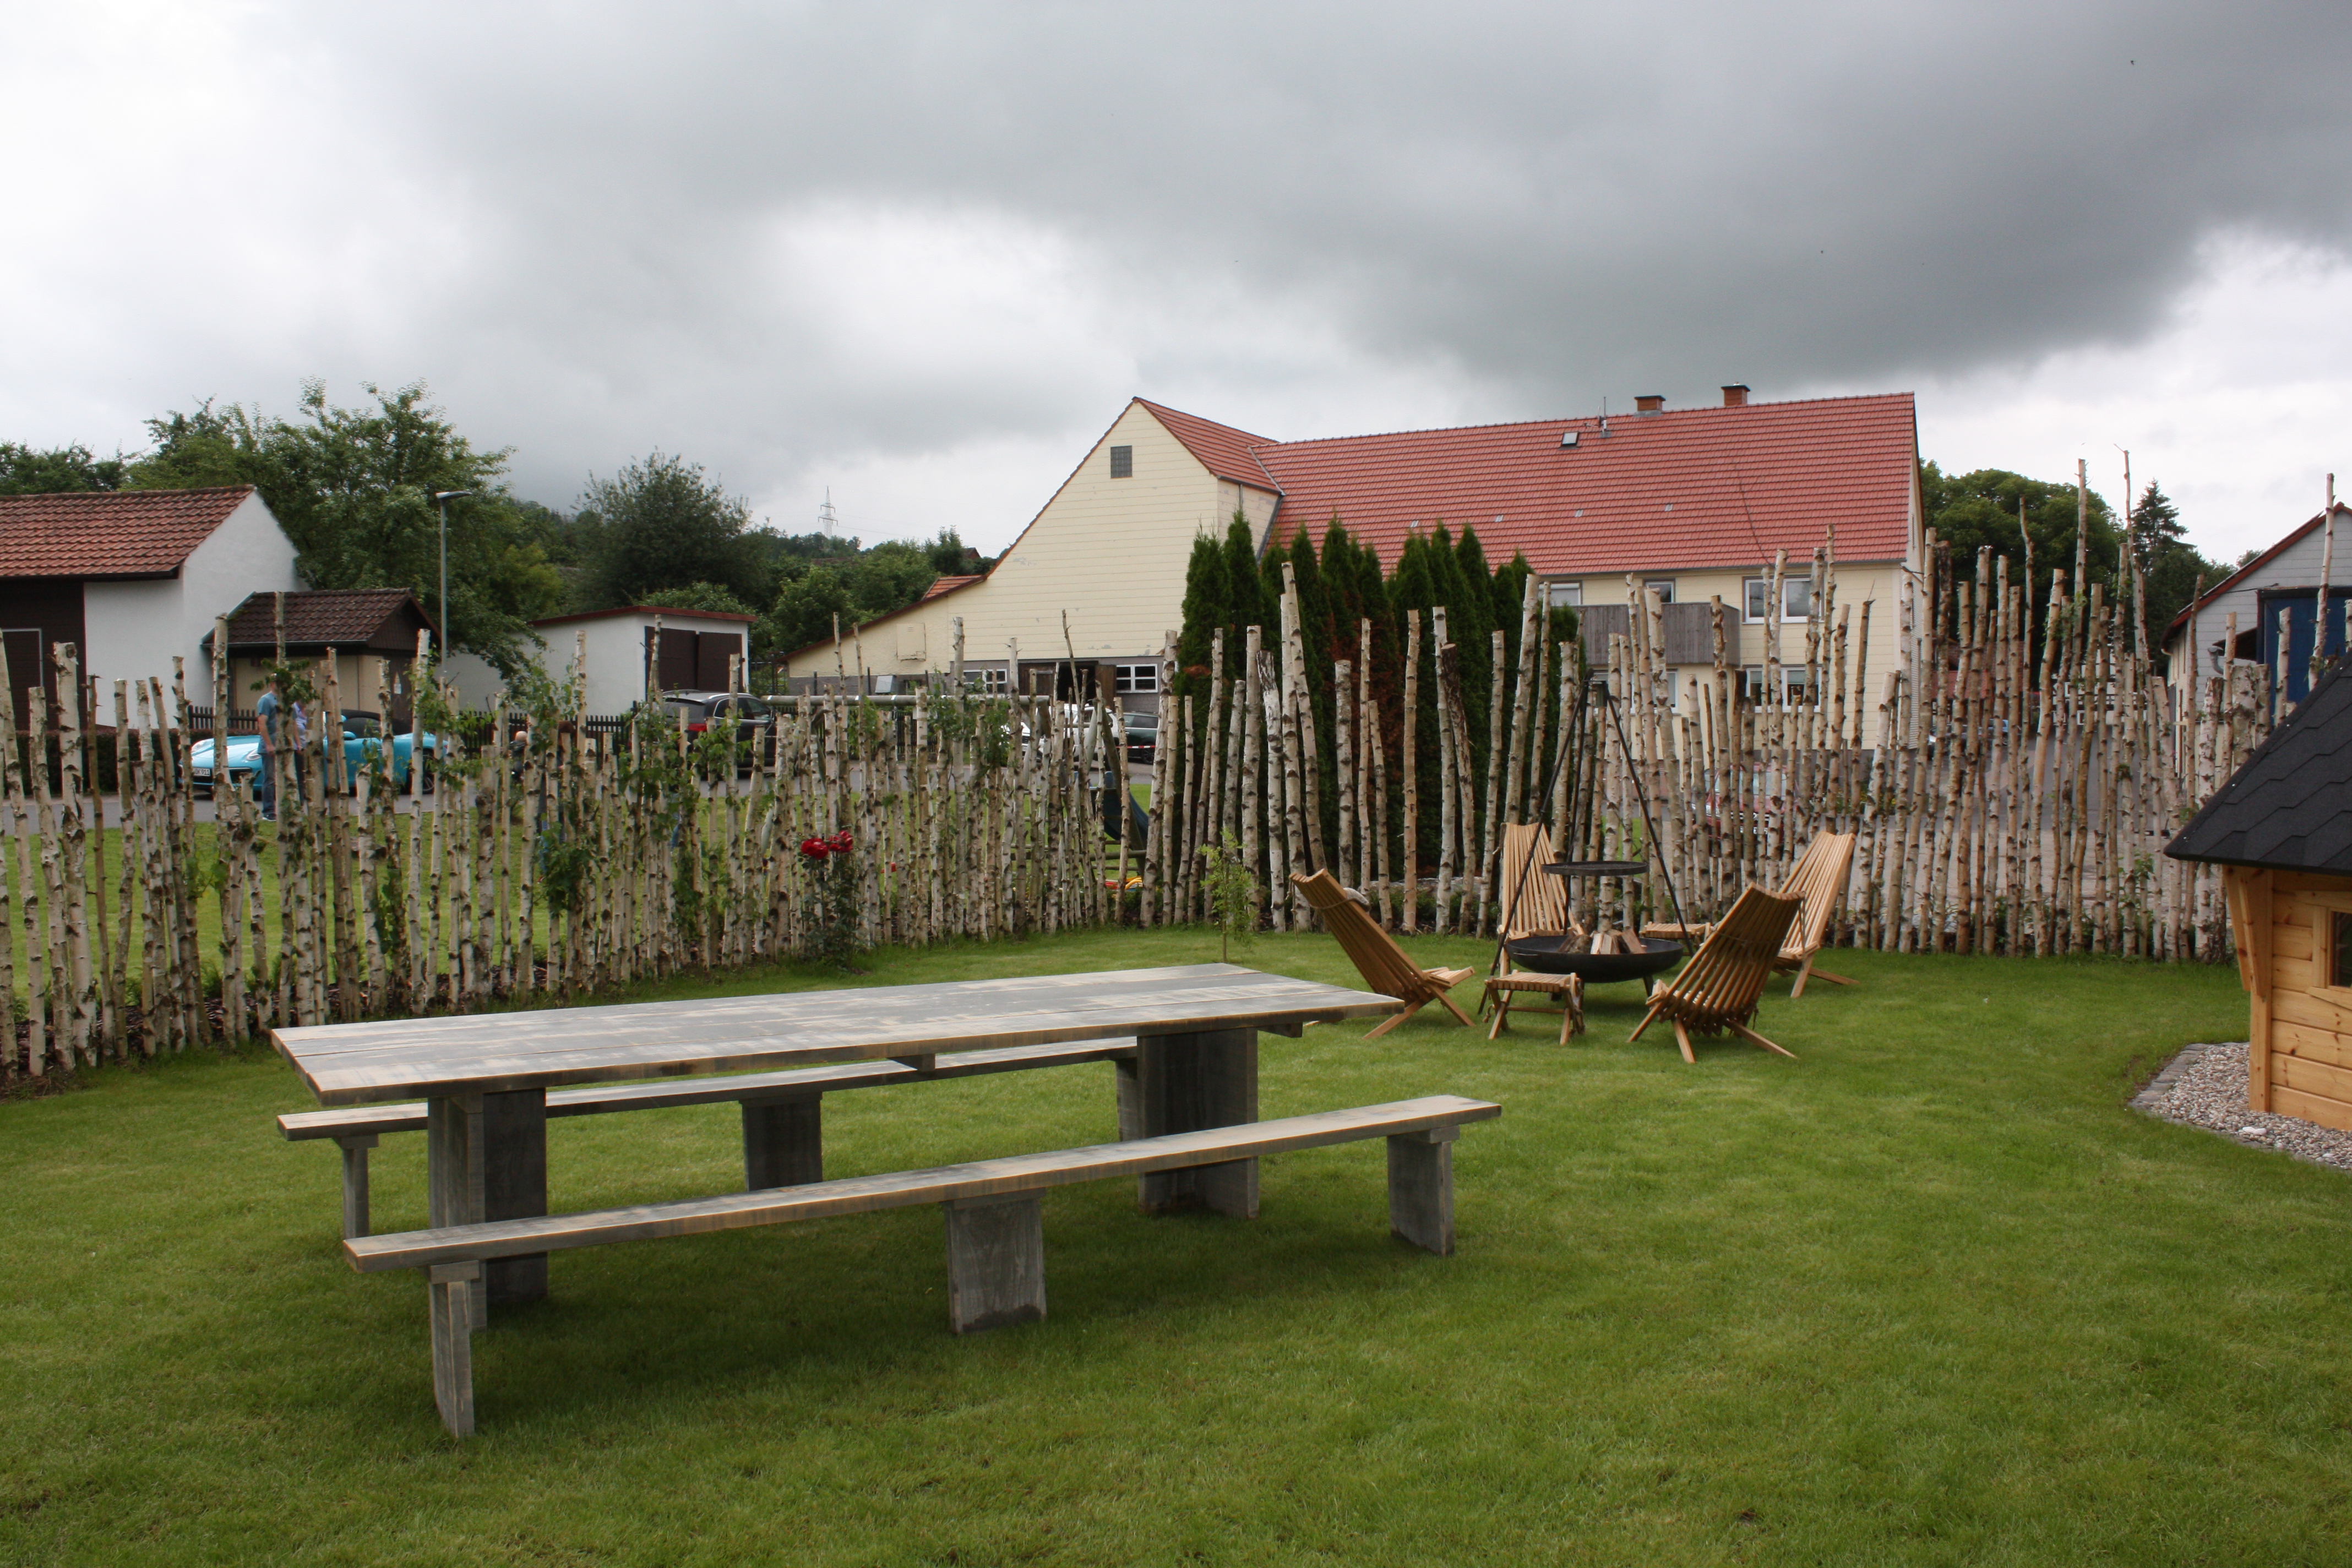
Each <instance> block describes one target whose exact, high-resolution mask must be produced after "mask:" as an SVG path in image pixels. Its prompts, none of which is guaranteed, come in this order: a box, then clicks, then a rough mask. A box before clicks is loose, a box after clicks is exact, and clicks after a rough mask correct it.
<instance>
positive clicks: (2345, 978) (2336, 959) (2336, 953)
mask: <svg viewBox="0 0 2352 1568" xmlns="http://www.w3.org/2000/svg"><path fill="white" fill-rule="evenodd" d="M2327 920H2328V925H2329V928H2330V930H2329V933H2328V934H2329V935H2330V936H2331V937H2333V938H2334V940H2333V941H2331V942H2329V943H2328V944H2327V946H2328V952H2329V954H2330V961H2329V963H2328V968H2329V970H2330V973H2329V974H2328V976H2327V983H2328V984H2331V985H2346V986H2352V913H2347V912H2346V911H2345V910H2330V911H2328V916H2327Z"/></svg>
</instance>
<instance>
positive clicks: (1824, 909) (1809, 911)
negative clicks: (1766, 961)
mask: <svg viewBox="0 0 2352 1568" xmlns="http://www.w3.org/2000/svg"><path fill="white" fill-rule="evenodd" d="M1852 872H1853V834H1851V833H1816V834H1814V835H1813V841H1812V842H1811V844H1808V845H1806V846H1805V852H1804V854H1802V855H1801V856H1799V857H1798V858H1797V863H1796V865H1795V866H1793V867H1791V868H1790V870H1789V879H1788V880H1787V881H1785V882H1783V883H1781V884H1780V888H1779V889H1778V891H1779V896H1780V897H1781V898H1784V899H1801V900H1804V905H1805V912H1804V915H1803V917H1802V918H1801V919H1800V920H1799V921H1797V929H1796V930H1794V931H1790V933H1789V940H1788V941H1786V942H1782V943H1781V944H1780V957H1779V958H1777V959H1775V960H1773V961H1772V967H1773V969H1775V970H1776V971H1778V972H1780V973H1790V972H1791V971H1793V972H1794V973H1795V974H1796V976H1797V983H1796V984H1794V985H1791V986H1790V987H1789V996H1790V1000H1791V1001H1793V1000H1795V999H1796V998H1797V997H1800V996H1802V995H1803V994H1805V982H1806V980H1807V979H1809V978H1811V977H1813V976H1819V977H1820V978H1822V979H1823V980H1826V981H1828V982H1829V983H1830V984H1832V985H1851V984H1853V981H1851V980H1849V979H1847V978H1846V977H1845V976H1844V975H1843V974H1832V973H1830V972H1829V971H1828V970H1826V969H1815V968H1814V967H1813V955H1814V954H1815V953H1817V952H1821V950H1822V939H1823V938H1824V937H1826V936H1828V935H1829V930H1830V917H1831V916H1832V915H1834V914H1835V913H1837V907H1838V904H1839V903H1840V901H1841V900H1843V899H1844V898H1845V883H1846V878H1847V877H1848V876H1849V875H1850V874H1851V873H1852Z"/></svg>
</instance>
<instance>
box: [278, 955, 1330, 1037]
mask: <svg viewBox="0 0 2352 1568" xmlns="http://www.w3.org/2000/svg"><path fill="white" fill-rule="evenodd" d="M1236 980H1238V981H1241V982H1243V983H1244V984H1248V985H1250V986H1251V987H1252V988H1254V989H1256V990H1264V989H1265V988H1266V987H1267V986H1269V985H1278V986H1283V987H1304V988H1308V989H1311V990H1322V991H1328V990H1332V989H1334V988H1332V987H1328V986H1317V985H1315V983H1314V982H1311V981H1297V980H1291V979H1290V978H1289V977H1287V976H1286V975H1270V974H1265V973H1260V972H1258V971H1256V970H1252V969H1244V968H1242V967H1241V966H1239V965H1237V964H1223V963H1207V964H1192V965H1186V966H1182V967H1175V968H1164V969H1129V970H1096V971H1080V972H1078V973H1071V974H1041V975H1013V976H1006V977H1003V978H1000V979H994V980H962V981H943V982H934V983H930V984H921V985H879V986H872V987H865V988H859V987H844V988H842V989H838V990H832V991H796V992H789V993H783V994H764V995H754V996H711V997H698V998H694V999H692V1000H688V1001H683V1002H637V1003H625V1004H621V1005H614V1006H602V1007H553V1008H544V1009H541V1010H538V1011H535V1012H530V1013H527V1014H522V1013H472V1014H458V1015H455V1016H448V1015H443V1016H432V1017H424V1018H380V1019H373V1020H370V1021H368V1022H366V1023H359V1024H320V1025H311V1026H304V1027H297V1028H287V1029H280V1030H278V1031H277V1036H278V1038H279V1040H280V1041H281V1044H282V1046H283V1047H289V1048H294V1049H299V1054H300V1055H301V1056H303V1057H304V1058H314V1059H320V1060H324V1059H325V1058H330V1057H333V1056H340V1055H344V1054H352V1053H360V1052H369V1051H378V1050H384V1049H394V1048H399V1047H404V1046H416V1045H425V1046H433V1047H445V1046H446V1047H455V1048H457V1049H461V1050H464V1049H472V1048H475V1047H479V1046H482V1045H486V1044H498V1043H501V1042H504V1041H506V1040H508V1039H509V1038H510V1037H512V1035H513V1032H514V1023H515V1020H516V1019H517V1018H520V1017H528V1018H530V1020H531V1023H532V1029H533V1033H534V1034H536V1035H537V1036H538V1037H541V1038H542V1039H546V1040H550V1041H576V1042H580V1043H584V1044H590V1045H594V1044H599V1043H603V1042H604V1041H607V1040H610V1039H614V1038H625V1039H627V1040H629V1041H631V1042H634V1043H645V1044H657V1043H662V1042H665V1041H676V1042H683V1043H694V1042H698V1041H703V1040H707V1039H710V1038H714V1037H718V1036H717V1035H716V1034H715V1033H714V1032H715V1031H724V1032H725V1035H726V1037H730V1038H738V1039H757V1038H762V1037H782V1036H786V1035H791V1034H793V1033H796V1032H798V1031H800V1030H802V1029H803V1028H806V1027H807V1026H810V1025H812V1024H822V1023H824V1022H826V1021H828V1020H830V1019H832V1018H834V1017H835V1016H836V1015H838V1014H839V1013H840V1012H841V1010H842V1002H843V999H844V998H846V997H856V998H857V1000H858V1005H859V1011H860V1013H861V1015H862V1016H866V1017H888V1018H892V1019H897V1020H901V1021H913V1020H920V1019H923V1018H926V1017H929V1018H935V1019H939V1020H941V1021H944V1022H952V1021H956V1020H961V1019H968V1018H973V1017H981V1018H985V1017H989V1016H994V1015H996V1014H998V1013H1000V1012H1003V1011H1005V1010H1007V1009H1011V1010H1015V1011H1031V1010H1035V1009H1037V1008H1039V1007H1051V1008H1064V1007H1070V1006H1083V1005H1088V1004H1089V1003H1105V1002H1128V1003H1134V1004H1147V1003H1148V1002H1149V1001H1150V998H1152V997H1154V996H1167V997H1171V998H1173V997H1181V996H1185V995H1192V994H1215V991H1216V988H1217V987H1219V986H1220V985H1230V984H1234V982H1235V981H1236Z"/></svg>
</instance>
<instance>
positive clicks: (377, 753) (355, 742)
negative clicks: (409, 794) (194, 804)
mask: <svg viewBox="0 0 2352 1568" xmlns="http://www.w3.org/2000/svg"><path fill="white" fill-rule="evenodd" d="M414 739H415V743H416V744H419V745H422V746H423V747H424V748H425V777H424V779H423V781H422V784H423V787H424V788H425V789H427V790H430V789H431V788H432V787H433V753H434V751H435V750H436V742H435V741H434V739H433V735H432V732H431V731H425V732H424V733H422V734H419V735H417V736H415V738H414ZM410 742H411V737H410V735H409V733H408V732H407V731H401V732H400V733H398V734H396V735H394V736H393V738H392V782H393V784H394V786H395V787H397V788H401V789H405V788H407V787H408V753H409V749H410ZM382 755H383V720H382V719H380V718H379V717H378V716H377V715H375V714H373V713H365V712H361V711H358V710H353V709H349V708H346V709H344V710H343V763H344V764H345V765H346V766H347V767H349V768H350V769H351V771H352V775H353V776H354V777H356V776H357V775H358V773H359V771H360V770H361V769H362V768H363V767H366V766H367V765H368V764H369V763H371V762H373V760H374V759H376V758H378V757H381V756H382ZM188 766H189V768H190V769H191V770H192V771H193V772H194V773H195V785H196V794H197V795H200V796H202V797H204V798H205V799H206V800H209V799H211V798H212V793H213V743H212V742H210V741H198V742H196V743H195V744H194V745H193V746H191V747H189V748H188ZM227 768H228V772H229V773H230V775H231V776H232V777H240V778H242V779H243V780H244V782H245V784H246V786H247V788H248V789H249V788H251V787H252V785H253V783H254V781H255V779H256V778H257V777H258V776H259V774H260V773H261V737H260V736H259V735H231V736H230V737H229V738H228V763H227Z"/></svg>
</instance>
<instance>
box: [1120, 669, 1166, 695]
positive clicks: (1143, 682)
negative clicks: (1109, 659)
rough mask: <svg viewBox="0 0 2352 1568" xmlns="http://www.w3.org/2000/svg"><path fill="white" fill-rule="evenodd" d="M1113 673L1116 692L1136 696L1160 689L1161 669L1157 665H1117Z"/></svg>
mask: <svg viewBox="0 0 2352 1568" xmlns="http://www.w3.org/2000/svg"><path fill="white" fill-rule="evenodd" d="M1111 672H1112V674H1111V689H1112V690H1114V691H1117V692H1119V693H1122V694H1135V693H1148V692H1153V691H1157V690H1159V689H1160V667H1159V666H1158V665H1156V664H1115V665H1113V666H1111Z"/></svg>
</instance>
